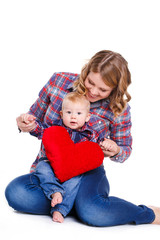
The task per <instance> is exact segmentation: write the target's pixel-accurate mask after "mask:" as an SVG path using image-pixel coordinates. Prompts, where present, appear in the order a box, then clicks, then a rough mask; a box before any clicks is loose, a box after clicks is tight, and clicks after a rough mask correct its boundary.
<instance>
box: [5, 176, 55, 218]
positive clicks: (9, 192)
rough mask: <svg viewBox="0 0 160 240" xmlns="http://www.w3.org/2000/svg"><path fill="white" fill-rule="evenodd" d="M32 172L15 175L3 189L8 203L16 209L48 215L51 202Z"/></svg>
mask: <svg viewBox="0 0 160 240" xmlns="http://www.w3.org/2000/svg"><path fill="white" fill-rule="evenodd" d="M39 184H40V183H39V179H38V178H37V177H36V176H34V175H33V174H32V173H31V174H27V175H23V176H20V177H17V178H16V179H14V180H13V181H12V182H10V183H9V184H8V186H7V188H6V190H5V195H6V199H7V201H8V204H9V205H10V206H11V207H12V208H14V209H15V210H17V211H20V212H25V213H33V214H45V215H50V209H51V202H50V200H49V199H47V197H46V196H45V195H44V193H43V190H42V188H41V187H40V185H39Z"/></svg>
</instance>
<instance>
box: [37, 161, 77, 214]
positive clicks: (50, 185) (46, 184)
mask: <svg viewBox="0 0 160 240" xmlns="http://www.w3.org/2000/svg"><path fill="white" fill-rule="evenodd" d="M34 175H35V176H37V177H38V178H39V181H40V184H39V185H40V187H41V188H42V189H43V192H44V194H45V196H46V197H47V198H48V199H49V200H51V199H52V198H51V195H52V194H53V193H55V192H60V193H61V194H62V197H63V201H62V203H61V204H57V205H56V206H55V207H52V209H51V214H53V212H54V211H59V212H60V213H61V214H62V215H63V216H64V217H66V215H67V214H68V213H69V212H70V211H71V209H72V207H73V204H74V200H75V198H76V195H77V192H78V188H79V185H80V180H81V175H79V176H77V177H74V178H71V179H69V180H68V181H65V182H64V183H60V182H59V180H58V178H56V176H55V174H54V172H53V170H52V167H51V165H50V163H49V161H45V160H44V161H40V162H39V163H38V165H37V167H36V171H35V173H34Z"/></svg>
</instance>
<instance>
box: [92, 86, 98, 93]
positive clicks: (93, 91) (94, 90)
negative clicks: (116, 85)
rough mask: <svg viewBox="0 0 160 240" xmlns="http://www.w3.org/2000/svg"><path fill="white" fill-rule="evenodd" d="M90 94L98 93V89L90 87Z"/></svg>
mask: <svg viewBox="0 0 160 240" xmlns="http://www.w3.org/2000/svg"><path fill="white" fill-rule="evenodd" d="M91 94H92V95H98V89H97V88H95V87H94V88H92V89H91Z"/></svg>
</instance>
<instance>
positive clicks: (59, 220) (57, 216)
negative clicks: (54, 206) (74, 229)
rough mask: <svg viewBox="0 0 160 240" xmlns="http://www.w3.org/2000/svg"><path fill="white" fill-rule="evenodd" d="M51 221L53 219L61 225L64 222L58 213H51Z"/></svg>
mask: <svg viewBox="0 0 160 240" xmlns="http://www.w3.org/2000/svg"><path fill="white" fill-rule="evenodd" d="M52 219H53V221H54V222H59V223H62V222H63V221H64V217H63V216H62V214H61V213H60V212H58V211H55V212H53V217H52Z"/></svg>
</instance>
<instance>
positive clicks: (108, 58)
mask: <svg viewBox="0 0 160 240" xmlns="http://www.w3.org/2000/svg"><path fill="white" fill-rule="evenodd" d="M90 72H94V73H100V75H101V77H102V79H103V81H104V83H105V84H106V85H107V86H109V87H111V88H113V90H112V92H111V94H110V95H109V97H108V99H109V100H110V108H111V110H112V111H113V113H114V115H115V116H118V115H119V114H121V113H122V112H123V110H124V109H125V107H126V104H127V102H129V101H130V99H131V96H130V94H129V93H128V92H127V88H128V86H129V85H130V84H131V74H130V72H129V69H128V63H127V61H126V60H125V59H124V58H123V57H122V56H121V55H120V54H119V53H116V52H112V51H109V50H103V51H100V52H97V53H96V54H95V55H94V56H93V57H92V58H91V59H90V60H89V61H88V63H87V64H85V66H84V67H83V68H82V71H81V74H80V76H79V78H78V79H77V80H76V81H75V83H74V88H75V90H76V91H77V92H78V93H80V94H83V95H85V94H86V91H87V89H86V87H85V79H86V77H87V76H88V74H89V73H90Z"/></svg>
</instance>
